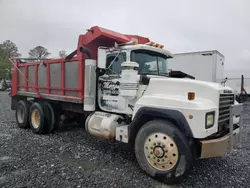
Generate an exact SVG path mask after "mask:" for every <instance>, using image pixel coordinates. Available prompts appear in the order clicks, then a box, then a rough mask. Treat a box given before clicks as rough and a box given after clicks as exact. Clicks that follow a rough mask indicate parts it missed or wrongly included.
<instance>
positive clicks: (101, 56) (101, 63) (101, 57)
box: [97, 47, 106, 69]
mask: <svg viewBox="0 0 250 188" xmlns="http://www.w3.org/2000/svg"><path fill="white" fill-rule="evenodd" d="M97 53H98V54H97V64H98V67H99V68H101V69H105V68H106V49H105V48H102V47H99V48H98V51H97Z"/></svg>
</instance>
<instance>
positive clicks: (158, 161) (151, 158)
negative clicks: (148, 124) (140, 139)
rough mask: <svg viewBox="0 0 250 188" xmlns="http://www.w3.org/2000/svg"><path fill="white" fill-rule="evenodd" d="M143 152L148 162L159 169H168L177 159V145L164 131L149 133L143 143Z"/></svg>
mask: <svg viewBox="0 0 250 188" xmlns="http://www.w3.org/2000/svg"><path fill="white" fill-rule="evenodd" d="M144 154H145V157H146V158H147V161H148V162H149V164H150V165H151V166H152V167H154V168H155V169H157V170H160V171H167V170H170V169H171V168H173V167H174V166H175V165H176V163H177V161H178V148H177V145H176V143H175V142H174V140H173V139H172V138H171V137H169V136H168V135H167V134H165V133H153V134H151V135H149V136H148V138H147V139H146V141H145V144H144Z"/></svg>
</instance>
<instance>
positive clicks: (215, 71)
mask: <svg viewBox="0 0 250 188" xmlns="http://www.w3.org/2000/svg"><path fill="white" fill-rule="evenodd" d="M224 59H225V58H224V56H223V55H222V54H221V53H220V52H218V51H216V50H214V51H200V52H187V53H177V54H174V58H171V59H169V60H168V63H169V69H170V70H176V71H177V70H179V71H183V72H185V73H187V74H189V75H191V76H193V77H195V79H196V80H203V81H208V82H216V83H221V82H222V81H223V80H224Z"/></svg>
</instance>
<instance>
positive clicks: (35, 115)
mask: <svg viewBox="0 0 250 188" xmlns="http://www.w3.org/2000/svg"><path fill="white" fill-rule="evenodd" d="M40 119H41V116H40V113H39V111H38V110H37V109H34V110H33V111H32V113H31V122H32V125H33V127H34V128H35V129H37V128H38V127H39V125H40Z"/></svg>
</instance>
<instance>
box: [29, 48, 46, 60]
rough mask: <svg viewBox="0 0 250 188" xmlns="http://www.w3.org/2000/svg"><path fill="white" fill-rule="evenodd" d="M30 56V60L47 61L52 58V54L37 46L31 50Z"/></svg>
mask: <svg viewBox="0 0 250 188" xmlns="http://www.w3.org/2000/svg"><path fill="white" fill-rule="evenodd" d="M29 55H30V58H35V59H45V58H47V57H49V56H50V53H49V52H48V50H47V49H46V48H44V47H43V46H37V47H35V48H33V49H31V50H30V52H29Z"/></svg>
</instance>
